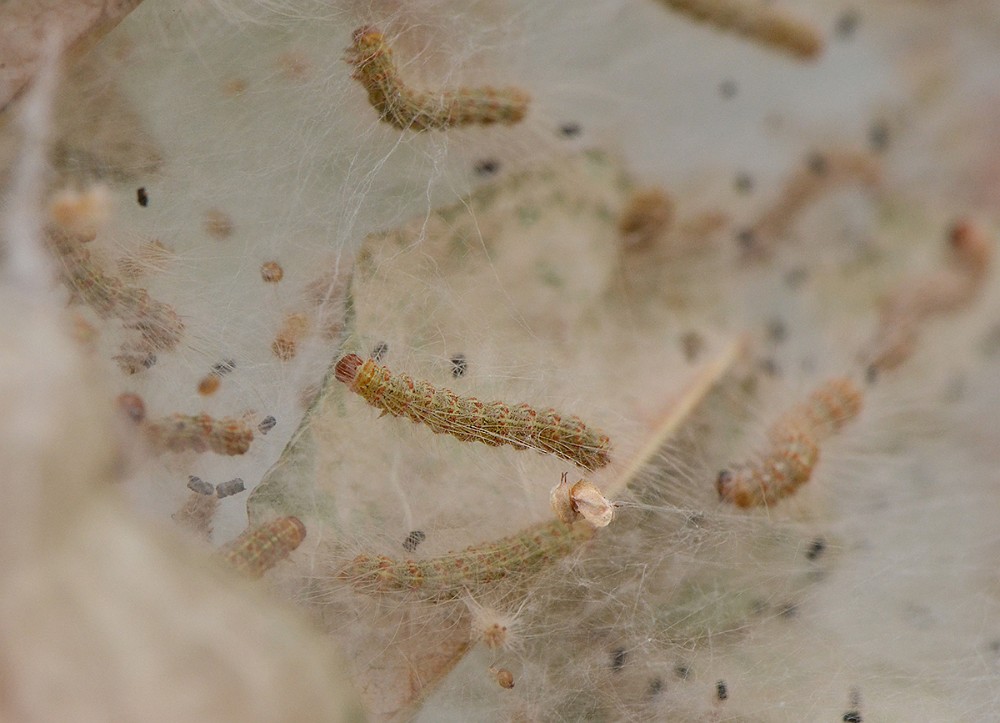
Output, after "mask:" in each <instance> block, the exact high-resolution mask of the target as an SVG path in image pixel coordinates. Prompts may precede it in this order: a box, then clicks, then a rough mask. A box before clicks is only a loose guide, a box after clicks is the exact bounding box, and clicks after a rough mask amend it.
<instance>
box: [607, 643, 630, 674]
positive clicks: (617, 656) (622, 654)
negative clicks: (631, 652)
mask: <svg viewBox="0 0 1000 723" xmlns="http://www.w3.org/2000/svg"><path fill="white" fill-rule="evenodd" d="M627 659H628V651H626V650H625V648H615V649H614V650H612V651H611V669H612V670H613V671H615V672H616V673H618V672H621V669H622V668H624V667H625V661H626V660H627Z"/></svg>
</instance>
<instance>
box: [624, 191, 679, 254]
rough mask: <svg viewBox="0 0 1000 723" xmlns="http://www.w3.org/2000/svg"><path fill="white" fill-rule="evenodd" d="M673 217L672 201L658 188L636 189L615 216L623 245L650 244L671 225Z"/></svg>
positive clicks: (639, 245)
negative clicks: (620, 211)
mask: <svg viewBox="0 0 1000 723" xmlns="http://www.w3.org/2000/svg"><path fill="white" fill-rule="evenodd" d="M673 219H674V201H673V199H672V198H670V196H668V195H667V192H666V191H664V190H663V189H662V188H659V187H652V188H645V189H641V190H639V191H636V192H634V193H633V194H632V196H631V197H630V198H629V201H628V205H627V206H626V207H625V208H624V210H623V211H622V214H621V216H619V218H618V232H619V233H620V234H621V235H622V238H623V239H624V241H625V248H627V249H637V248H645V247H647V246H652V245H653V243H654V242H655V241H656V240H657V239H658V238H660V237H661V236H662V235H663V234H664V233H666V232H667V230H668V229H669V228H670V224H671V222H672V221H673Z"/></svg>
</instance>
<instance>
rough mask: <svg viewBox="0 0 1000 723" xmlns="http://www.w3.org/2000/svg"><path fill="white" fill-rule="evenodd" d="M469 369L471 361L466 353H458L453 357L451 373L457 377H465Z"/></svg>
mask: <svg viewBox="0 0 1000 723" xmlns="http://www.w3.org/2000/svg"><path fill="white" fill-rule="evenodd" d="M468 369H469V361H468V360H467V359H466V358H465V354H456V355H455V356H453V357H452V358H451V375H452V376H453V377H455V378H456V379H458V378H459V377H464V376H465V372H466V371H468Z"/></svg>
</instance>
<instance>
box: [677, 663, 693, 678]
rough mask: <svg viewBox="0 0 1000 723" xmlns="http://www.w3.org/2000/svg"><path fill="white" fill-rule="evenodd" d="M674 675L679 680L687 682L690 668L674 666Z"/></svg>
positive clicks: (682, 665) (681, 665)
mask: <svg viewBox="0 0 1000 723" xmlns="http://www.w3.org/2000/svg"><path fill="white" fill-rule="evenodd" d="M674 675H676V676H677V677H678V678H680V679H681V680H687V679H688V678H690V677H691V668H690V667H688V666H687V665H684V664H680V665H675V666H674Z"/></svg>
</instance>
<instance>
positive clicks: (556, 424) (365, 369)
mask: <svg viewBox="0 0 1000 723" xmlns="http://www.w3.org/2000/svg"><path fill="white" fill-rule="evenodd" d="M334 373H335V374H336V377H337V379H338V380H339V381H341V382H343V383H344V384H347V385H348V387H350V389H351V391H352V392H355V393H357V394H359V395H360V396H362V397H363V398H364V399H365V400H366V401H367V402H368V403H369V404H371V405H372V406H373V407H378V408H379V409H381V410H382V411H383V413H386V414H392V415H393V416H396V417H401V416H406V417H409V418H410V419H412V420H413V421H414V422H423V423H424V424H426V425H427V426H428V427H430V428H431V430H432V431H433V432H435V433H436V434H450V435H452V436H453V437H455V438H457V439H459V440H461V441H463V442H472V441H476V442H482V443H484V444H488V445H490V446H491V447H499V446H500V445H504V444H508V445H510V446H512V447H514V448H516V449H528V448H531V449H537V450H538V451H540V452H548V453H549V454H554V455H556V456H557V457H561V458H562V459H565V460H568V461H570V462H574V463H576V464H577V465H579V466H580V467H583V468H584V469H587V470H594V469H598V468H600V467H604V466H606V465H607V464H609V463H610V462H611V457H610V454H609V448H610V446H611V441H610V439H609V438H608V436H607V435H606V434H602V433H600V432H598V431H596V430H592V429H590V428H589V427H587V425H586V424H584V422H583V420H581V419H580V418H579V417H575V416H568V417H563V416H562V415H560V414H558V413H556V411H555V410H554V409H542V410H536V409H534V408H533V407H530V406H528V405H527V404H517V405H515V406H513V407H510V406H508V405H506V404H504V403H503V402H482V401H480V400H478V399H476V398H475V397H460V396H458V395H457V394H455V393H454V392H451V391H449V390H447V389H438V388H437V387H435V386H433V385H432V384H430V383H428V382H423V381H414V380H413V379H412V378H411V377H409V376H407V375H406V374H393V373H391V372H390V371H389V369H388V368H387V367H384V366H382V365H381V364H378V363H377V362H376V361H375V360H373V359H368V360H367V361H363V360H362V359H361V357H359V356H358V355H357V354H348V355H347V356H345V357H343V358H342V359H341V360H340V361H338V362H337V366H336V369H335V371H334Z"/></svg>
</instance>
